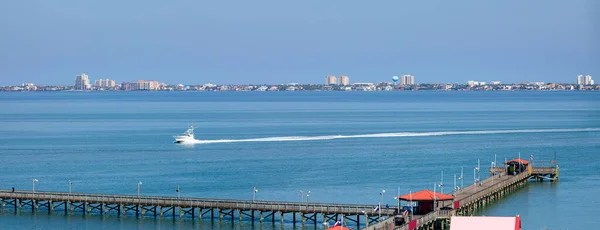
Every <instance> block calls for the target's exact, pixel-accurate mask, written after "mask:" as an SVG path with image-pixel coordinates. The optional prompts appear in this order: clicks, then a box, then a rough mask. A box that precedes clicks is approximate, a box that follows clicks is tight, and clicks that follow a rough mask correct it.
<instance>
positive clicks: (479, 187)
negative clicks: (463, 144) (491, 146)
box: [364, 165, 559, 230]
mask: <svg viewBox="0 0 600 230" xmlns="http://www.w3.org/2000/svg"><path fill="white" fill-rule="evenodd" d="M490 174H491V175H492V176H490V177H488V178H487V179H485V180H482V181H481V182H480V183H478V184H476V185H469V186H466V187H464V188H462V189H460V190H457V191H454V192H453V195H454V196H455V199H454V201H453V202H452V203H451V204H447V205H440V207H441V208H437V209H436V210H435V211H432V212H430V213H428V214H426V215H422V216H417V215H415V216H413V217H412V220H411V219H410V217H405V218H406V219H407V221H406V222H407V223H406V224H404V225H401V226H396V225H395V223H394V218H388V219H386V220H384V221H381V222H380V223H377V224H376V225H371V226H368V227H365V228H364V229H368V230H391V229H400V230H413V229H418V230H422V229H432V230H433V229H450V228H449V223H450V217H451V216H454V215H456V216H469V215H472V214H473V213H474V212H475V210H477V209H478V208H481V207H483V206H486V205H488V204H489V203H490V202H494V201H496V200H498V199H500V198H501V197H503V196H506V195H508V194H510V193H511V192H513V191H515V190H517V189H518V188H520V187H522V186H524V185H526V184H527V182H528V181H529V180H530V179H535V181H543V180H544V179H548V180H550V181H557V180H558V175H559V168H558V165H553V166H548V167H545V166H540V167H532V166H531V165H528V166H527V167H525V170H523V171H522V172H519V173H514V175H510V174H508V173H507V170H506V168H505V167H493V168H490Z"/></svg>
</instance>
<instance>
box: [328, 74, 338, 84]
mask: <svg viewBox="0 0 600 230" xmlns="http://www.w3.org/2000/svg"><path fill="white" fill-rule="evenodd" d="M336 80H337V78H336V77H335V76H333V75H329V76H327V77H326V78H325V85H335V82H336Z"/></svg>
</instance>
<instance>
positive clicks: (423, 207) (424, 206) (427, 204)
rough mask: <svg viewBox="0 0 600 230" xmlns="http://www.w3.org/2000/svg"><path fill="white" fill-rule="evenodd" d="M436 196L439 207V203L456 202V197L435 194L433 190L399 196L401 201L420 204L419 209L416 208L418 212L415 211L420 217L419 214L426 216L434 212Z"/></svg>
mask: <svg viewBox="0 0 600 230" xmlns="http://www.w3.org/2000/svg"><path fill="white" fill-rule="evenodd" d="M434 196H435V202H436V206H438V205H437V202H439V201H446V200H454V196H451V195H447V194H443V193H438V192H435V193H434V192H433V191H431V190H421V191H418V192H415V193H409V194H405V195H402V196H399V197H398V198H399V199H400V200H404V201H409V202H410V201H413V202H414V201H416V202H418V204H417V208H416V210H414V211H413V213H414V214H417V215H419V214H426V213H429V212H431V211H433V207H434V205H433V203H434Z"/></svg>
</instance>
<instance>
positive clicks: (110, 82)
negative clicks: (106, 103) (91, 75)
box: [94, 79, 115, 88]
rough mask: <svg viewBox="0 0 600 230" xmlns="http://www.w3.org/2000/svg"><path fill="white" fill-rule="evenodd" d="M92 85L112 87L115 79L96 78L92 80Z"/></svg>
mask: <svg viewBox="0 0 600 230" xmlns="http://www.w3.org/2000/svg"><path fill="white" fill-rule="evenodd" d="M94 86H96V87H103V88H104V87H107V88H112V87H115V80H110V79H105V80H103V79H100V80H96V81H94Z"/></svg>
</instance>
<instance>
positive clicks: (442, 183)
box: [438, 171, 444, 193]
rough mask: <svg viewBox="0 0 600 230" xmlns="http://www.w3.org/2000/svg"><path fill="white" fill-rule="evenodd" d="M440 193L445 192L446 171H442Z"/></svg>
mask: <svg viewBox="0 0 600 230" xmlns="http://www.w3.org/2000/svg"><path fill="white" fill-rule="evenodd" d="M438 186H440V193H444V171H442V179H441V180H440V184H439V185H438Z"/></svg>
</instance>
